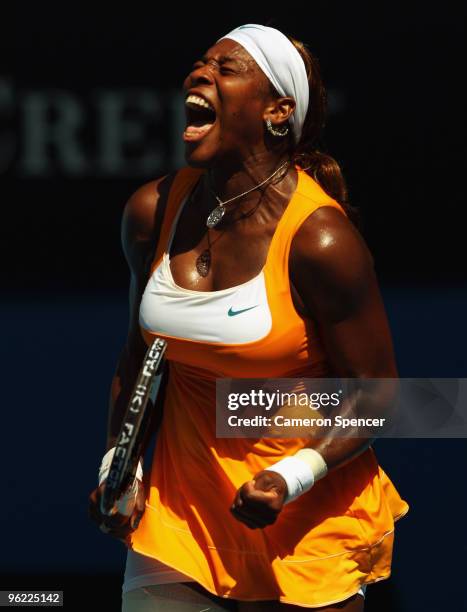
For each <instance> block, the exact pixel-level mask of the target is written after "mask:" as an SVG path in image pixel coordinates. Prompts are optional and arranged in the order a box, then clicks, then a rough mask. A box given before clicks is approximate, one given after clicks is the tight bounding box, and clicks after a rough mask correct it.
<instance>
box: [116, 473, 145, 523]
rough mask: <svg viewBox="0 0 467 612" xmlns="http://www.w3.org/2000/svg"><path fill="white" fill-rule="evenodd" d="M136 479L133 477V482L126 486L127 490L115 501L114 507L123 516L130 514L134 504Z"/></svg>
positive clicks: (136, 491)
mask: <svg viewBox="0 0 467 612" xmlns="http://www.w3.org/2000/svg"><path fill="white" fill-rule="evenodd" d="M138 486H139V485H138V479H137V478H135V480H134V481H133V484H132V485H131V486H130V487H128V489H127V491H126V492H125V493H124V494H123V495H122V496H121V497H120V498H119V499H118V500H117V501H116V502H115V509H116V510H117V512H119V513H120V514H123V515H124V516H131V515H132V513H133V510H134V509H135V504H136V495H137V493H138Z"/></svg>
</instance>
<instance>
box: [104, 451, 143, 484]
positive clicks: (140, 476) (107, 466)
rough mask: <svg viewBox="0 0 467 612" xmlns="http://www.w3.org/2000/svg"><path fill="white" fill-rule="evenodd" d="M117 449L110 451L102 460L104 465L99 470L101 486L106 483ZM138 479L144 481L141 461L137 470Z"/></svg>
mask: <svg viewBox="0 0 467 612" xmlns="http://www.w3.org/2000/svg"><path fill="white" fill-rule="evenodd" d="M115 449H116V446H114V447H113V448H111V449H110V450H108V451H107V452H106V453H105V455H104V457H103V459H102V463H101V466H100V468H99V478H98V481H99V486H100V485H101V484H102V483H103V482H104V480H105V479H106V478H107V476H108V475H109V471H110V465H111V463H112V459H113V456H114V455H115ZM136 478H137V479H138V480H143V464H142V461H141V459H140V460H139V462H138V467H137V468H136Z"/></svg>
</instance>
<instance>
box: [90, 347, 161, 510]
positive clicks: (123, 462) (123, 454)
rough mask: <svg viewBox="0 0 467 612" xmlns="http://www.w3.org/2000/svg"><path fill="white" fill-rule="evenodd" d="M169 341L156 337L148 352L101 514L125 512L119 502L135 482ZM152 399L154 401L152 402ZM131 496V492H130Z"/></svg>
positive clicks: (131, 403) (124, 425)
mask: <svg viewBox="0 0 467 612" xmlns="http://www.w3.org/2000/svg"><path fill="white" fill-rule="evenodd" d="M166 348H167V342H166V341H165V340H162V338H156V339H155V340H154V342H153V343H152V345H151V346H150V347H149V349H148V350H147V352H146V355H145V357H144V361H143V365H142V366H141V369H140V371H139V373H138V377H137V379H136V383H135V386H134V389H133V392H132V394H131V396H130V399H129V401H128V405H127V409H126V412H125V416H124V418H123V421H122V426H121V428H120V432H119V434H118V437H117V443H116V447H115V454H114V456H113V459H112V463H111V464H110V470H109V474H108V476H107V479H106V481H105V487H104V490H103V492H102V496H101V513H102V514H105V515H107V516H112V515H113V514H115V513H116V512H117V511H118V512H120V513H121V514H131V510H128V511H127V512H125V511H122V509H121V504H120V506H119V507H117V506H118V501H119V500H120V499H121V498H122V497H125V493H127V492H128V491H129V489H130V487H133V486H134V485H135V479H136V469H137V466H138V461H139V458H140V455H141V451H142V445H143V441H144V438H145V434H146V428H147V424H148V422H149V420H150V415H151V410H152V407H153V406H154V405H155V403H156V398H157V394H158V392H159V388H160V385H161V380H162V376H163V372H164V368H163V366H164V353H165V350H166ZM150 400H151V401H150ZM130 497H131V495H130Z"/></svg>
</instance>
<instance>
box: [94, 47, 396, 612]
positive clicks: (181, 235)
mask: <svg viewBox="0 0 467 612" xmlns="http://www.w3.org/2000/svg"><path fill="white" fill-rule="evenodd" d="M184 90H185V94H186V95H189V94H193V95H198V96H201V97H203V98H204V99H205V100H207V101H208V102H209V104H210V105H211V106H212V107H213V108H214V109H215V121H214V123H213V125H212V127H211V128H210V129H209V130H208V132H207V133H206V135H205V136H204V137H203V138H202V139H200V140H198V141H196V142H193V141H192V142H190V141H189V140H188V141H187V140H185V146H186V155H185V156H186V161H187V163H188V164H189V165H191V166H194V167H200V168H206V169H208V172H206V173H205V174H204V175H203V178H202V179H201V180H200V182H199V184H198V186H197V188H196V190H195V193H194V196H193V198H191V200H190V201H189V202H187V205H186V206H185V207H184V209H183V211H182V214H181V216H180V218H179V221H178V225H177V231H176V233H175V236H174V239H173V243H172V247H171V253H170V266H171V272H172V275H173V278H174V281H175V283H176V284H177V285H179V286H181V287H184V288H187V289H194V290H197V291H215V290H220V289H225V288H228V287H231V286H234V285H239V284H241V283H244V282H246V281H248V280H249V279H251V278H253V277H254V276H256V275H257V274H259V272H260V271H261V269H262V268H263V266H264V263H265V260H266V255H267V251H268V248H269V244H270V241H271V238H272V235H273V232H274V230H275V227H276V225H277V223H278V221H279V219H280V218H281V216H282V213H283V212H284V210H285V207H286V206H287V204H288V202H289V201H290V199H291V197H292V195H293V193H294V190H295V187H296V184H297V172H296V170H295V168H294V167H293V165H291V166H289V167H288V168H287V170H286V172H285V173H281V174H280V175H279V176H278V177H277V180H275V181H273V182H272V183H269V184H267V185H266V186H265V187H263V188H261V189H260V190H256V191H253V192H252V193H251V194H249V195H247V196H245V197H243V198H240V199H239V200H238V201H237V202H236V203H235V205H233V206H230V207H229V208H228V210H227V213H226V215H225V217H224V218H223V220H222V221H221V223H219V224H218V225H217V226H216V227H215V228H214V229H212V230H210V238H211V243H215V244H214V245H213V247H212V251H211V253H212V263H211V268H210V271H209V274H208V275H207V276H206V277H201V276H200V275H199V274H198V273H197V271H196V265H195V262H196V258H197V257H198V255H199V254H200V253H201V252H202V251H203V250H204V249H205V248H206V247H207V245H208V243H207V235H206V218H207V216H208V214H209V213H210V212H211V211H212V209H213V208H214V207H215V206H216V205H217V202H216V200H215V198H214V196H213V194H212V191H213V190H214V191H215V192H216V193H217V195H218V196H219V197H220V198H221V199H222V200H226V199H228V198H231V197H234V196H235V195H238V194H240V193H242V192H244V191H247V190H248V189H250V188H251V187H253V186H254V185H255V184H258V183H260V182H261V181H262V180H264V178H265V177H267V176H269V175H270V174H272V172H273V171H274V170H275V169H276V168H278V167H279V166H280V164H281V163H283V161H284V160H286V159H288V158H289V149H290V147H291V140H290V139H289V138H282V139H277V138H274V137H271V136H270V135H269V134H268V133H267V132H266V130H265V127H264V124H265V120H266V119H268V118H269V119H270V120H271V122H272V124H273V126H275V127H281V125H283V124H284V123H285V122H286V121H287V119H288V117H290V115H291V114H292V112H293V110H294V107H295V102H294V100H293V99H291V98H287V97H283V98H279V97H277V96H274V95H273V94H272V93H271V88H270V87H269V82H268V80H267V78H266V77H265V76H264V74H263V73H262V72H261V70H260V69H259V68H258V67H257V66H256V64H255V63H254V62H253V61H252V60H251V58H250V56H249V55H248V53H247V52H246V51H245V50H244V49H243V48H242V47H241V46H240V45H238V43H236V42H234V41H231V40H228V39H224V40H222V41H221V42H219V43H218V44H216V45H214V46H213V47H211V48H210V49H209V50H208V51H207V52H206V54H205V55H204V56H203V58H202V59H200V60H199V61H197V62H196V63H195V64H194V66H193V69H192V71H191V73H190V74H189V76H188V77H187V78H186V80H185V82H184ZM245 101H248V102H247V103H245ZM189 121H190V116H189V115H188V116H187V124H188V122H189ZM172 179H173V177H172V176H166V177H162V178H161V179H158V180H156V181H151V182H149V183H147V184H145V185H143V186H142V187H140V188H139V189H138V190H137V191H136V192H135V193H134V194H133V195H132V196H131V198H130V199H129V201H128V202H127V204H126V207H125V212H124V216H123V223H122V244H123V250H124V253H125V256H126V259H127V262H128V265H129V268H130V271H131V283H130V322H129V332H128V338H127V342H126V346H125V348H124V350H123V352H122V355H121V357H120V360H119V363H118V366H117V370H116V373H115V376H114V379H113V381H112V392H111V400H110V413H109V427H108V443H107V447H108V448H111V447H112V446H113V445H114V441H115V437H116V435H117V432H118V428H119V423H120V421H121V418H122V413H123V410H124V407H125V404H126V401H127V399H128V396H129V393H130V390H131V388H132V386H133V383H134V379H135V376H136V372H137V370H138V364H139V363H140V362H141V359H142V357H143V355H144V351H145V348H146V347H145V344H144V342H143V340H142V337H141V334H140V330H139V325H138V309H139V304H140V302H141V296H142V293H143V291H144V288H145V285H146V282H147V278H148V276H147V275H148V269H149V262H150V261H151V258H152V256H153V254H154V229H155V226H156V225H155V219H156V216H157V214H158V211H160V209H161V207H162V208H164V207H165V205H166V202H167V194H168V191H169V189H170V184H171V181H172ZM289 271H290V279H291V289H292V297H293V301H294V304H295V308H296V310H297V312H298V313H299V314H300V315H301V316H303V317H310V318H312V319H313V320H314V321H315V322H316V324H317V326H318V329H319V333H320V335H321V338H322V341H323V343H324V346H325V349H326V352H327V357H328V361H329V365H330V367H331V369H332V370H333V371H334V373H335V375H336V376H343V377H355V378H359V377H362V378H363V377H374V378H377V377H380V378H383V377H397V370H396V365H395V360H394V354H393V347H392V342H391V338H390V334H389V328H388V324H387V319H386V315H385V311H384V306H383V303H382V300H381V296H380V293H379V289H378V284H377V280H376V277H375V272H374V267H373V260H372V257H371V255H370V253H369V251H368V249H367V247H366V245H365V243H364V241H363V239H362V237H361V236H360V234H359V233H358V231H357V230H356V229H355V227H354V226H353V225H352V223H351V222H350V221H349V220H348V219H347V218H346V217H345V216H344V215H342V213H340V212H339V211H337V210H335V209H333V208H330V207H324V208H320V209H318V210H317V211H315V212H314V213H313V214H312V215H310V217H309V218H308V219H307V220H306V221H305V222H304V223H303V225H302V226H301V227H300V229H299V231H298V232H297V234H296V235H295V237H294V239H293V242H292V247H291V252H290V260H289ZM312 444H313V442H311V441H310V446H311V445H312ZM314 446H315V447H316V448H317V449H318V450H319V451H320V452H321V454H322V455H323V457H324V460H325V461H326V463H327V465H328V467H329V469H331V470H332V469H335V468H337V467H339V466H341V465H343V464H344V463H346V462H348V461H350V460H351V459H352V458H353V457H355V456H356V455H357V454H359V453H361V452H363V451H364V450H365V449H366V448H367V447H368V440H362V439H358V438H349V439H342V438H337V439H332V440H327V441H325V442H324V441H317V442H315V443H314ZM100 493H101V491H100V490H99V489H98V488H97V489H96V490H95V491H93V493H92V494H91V496H90V515H91V517H92V518H93V520H95V521H96V523H98V524H101V523H102V521H103V520H104V519H103V517H102V516H101V515H100V512H99V507H98V506H99V496H100ZM285 494H286V484H285V481H284V479H283V478H282V476H280V475H279V474H277V473H275V472H272V471H267V472H260V473H259V474H257V475H255V478H254V479H253V480H251V481H250V482H247V483H245V484H244V485H243V486H242V487H240V489H239V490H238V491H237V494H236V496H235V498H234V500H233V501H232V507H231V512H232V513H233V515H234V516H235V517H236V518H237V519H238V520H239V521H241V522H243V523H244V524H246V525H247V526H248V527H250V528H252V529H255V528H261V527H264V526H266V525H270V524H272V523H273V522H274V521H275V520H276V518H277V516H278V514H279V513H280V511H281V509H282V507H283V503H284V497H285ZM138 499H139V501H138V507H137V508H136V509H135V512H134V516H133V517H132V518H131V519H130V520H128V519H123V518H122V517H116V518H115V519H113V521H107V524H108V525H110V527H111V535H114V536H115V537H118V538H120V539H122V540H125V538H126V537H127V536H128V534H129V533H131V531H132V529H133V527H134V525H132V521H135V520H137V519H138V517H140V516H141V515H142V513H143V512H144V488H143V487H141V489H140V494H139V498H138ZM362 606H363V603H362V598H360V597H358V596H354V597H352V598H350V599H348V600H346V601H345V602H342V603H340V604H338V605H334V606H330V607H324V608H320V610H323V611H325V610H337V609H339V610H346V611H347V612H357V611H359V610H362V609H363V608H362ZM266 609H267V610H281V611H282V610H299V609H302V608H301V607H297V606H291V605H286V604H279V603H278V602H252V603H245V602H243V603H241V602H239V603H238V610H239V611H241V612H250V611H253V610H254V611H258V610H266Z"/></svg>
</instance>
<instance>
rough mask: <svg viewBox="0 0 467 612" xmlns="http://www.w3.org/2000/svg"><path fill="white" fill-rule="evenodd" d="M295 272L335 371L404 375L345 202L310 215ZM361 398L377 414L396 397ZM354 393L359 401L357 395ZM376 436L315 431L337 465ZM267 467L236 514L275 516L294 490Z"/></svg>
mask: <svg viewBox="0 0 467 612" xmlns="http://www.w3.org/2000/svg"><path fill="white" fill-rule="evenodd" d="M289 264H290V265H289V267H290V277H291V281H292V283H293V286H294V287H295V289H296V291H297V292H298V295H299V296H300V298H301V300H302V302H303V305H304V307H305V309H306V314H307V315H308V316H309V317H310V318H312V319H313V320H314V321H315V322H316V324H317V328H318V331H319V334H320V336H321V339H322V342H323V344H324V348H325V351H326V355H327V359H328V362H329V365H330V367H331V370H332V373H333V374H334V375H335V376H336V377H342V378H356V379H358V378H361V379H363V378H397V368H396V363H395V359H394V351H393V346H392V341H391V336H390V333H389V326H388V322H387V319H386V314H385V311H384V306H383V302H382V299H381V295H380V292H379V288H378V284H377V281H376V276H375V272H374V267H373V259H372V257H371V255H370V253H369V251H368V249H367V247H366V245H365V243H364V241H363V239H362V238H361V236H360V234H359V233H358V231H357V230H356V229H355V228H354V227H353V225H352V224H351V223H350V222H349V221H348V219H347V218H346V217H345V216H344V215H343V214H342V213H341V212H339V211H338V210H336V209H334V208H331V207H324V208H320V209H318V210H317V211H316V212H314V213H313V214H312V215H310V217H309V218H308V219H307V220H306V221H305V222H304V223H303V225H302V226H301V227H300V229H299V231H298V232H297V234H296V235H295V237H294V239H293V242H292V249H291V254H290V262H289ZM383 391H384V392H383V393H381V392H379V389H376V392H375V393H370V394H367V395H366V396H364V397H363V398H362V397H361V396H360V397H357V400H358V401H359V402H361V401H364V402H365V404H366V405H365V410H367V411H369V412H372V413H373V414H374V415H377V414H378V413H381V411H384V409H385V406H386V405H390V404H391V401H392V398H391V397H390V395H391V394H389V396H388V394H387V389H384V390H383ZM352 401H355V400H354V398H352ZM369 443H370V440H369V439H363V438H357V437H353V438H352V437H349V438H342V437H335V436H333V435H332V431H331V435H329V436H327V437H326V438H324V439H323V438H313V437H311V438H310V441H309V443H308V447H310V448H314V449H316V450H317V451H318V452H319V454H320V455H321V456H322V457H323V459H324V461H325V463H326V465H327V468H328V469H329V470H332V469H336V468H338V467H340V466H342V465H344V464H345V463H347V462H348V461H350V460H351V459H352V458H354V457H356V456H357V455H358V454H360V453H362V452H363V451H364V450H365V449H366V448H368V445H369ZM271 470H272V471H270V470H263V471H261V472H259V473H258V474H256V475H255V477H254V479H253V480H251V481H249V482H246V483H245V484H244V485H243V486H242V487H241V488H240V489H239V490H238V491H237V494H236V496H235V499H234V502H233V504H232V507H231V511H232V514H233V515H234V516H235V517H236V518H237V519H238V520H240V521H241V522H243V523H245V524H246V525H247V526H248V527H250V528H252V529H254V528H258V527H259V528H263V527H265V526H266V525H271V524H272V523H274V522H275V520H276V518H277V516H278V515H279V513H280V511H281V510H282V507H283V504H284V500H285V496H286V494H287V483H286V481H285V479H284V478H283V476H282V475H281V474H279V473H277V472H274V471H273V470H274V468H273V466H271Z"/></svg>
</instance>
